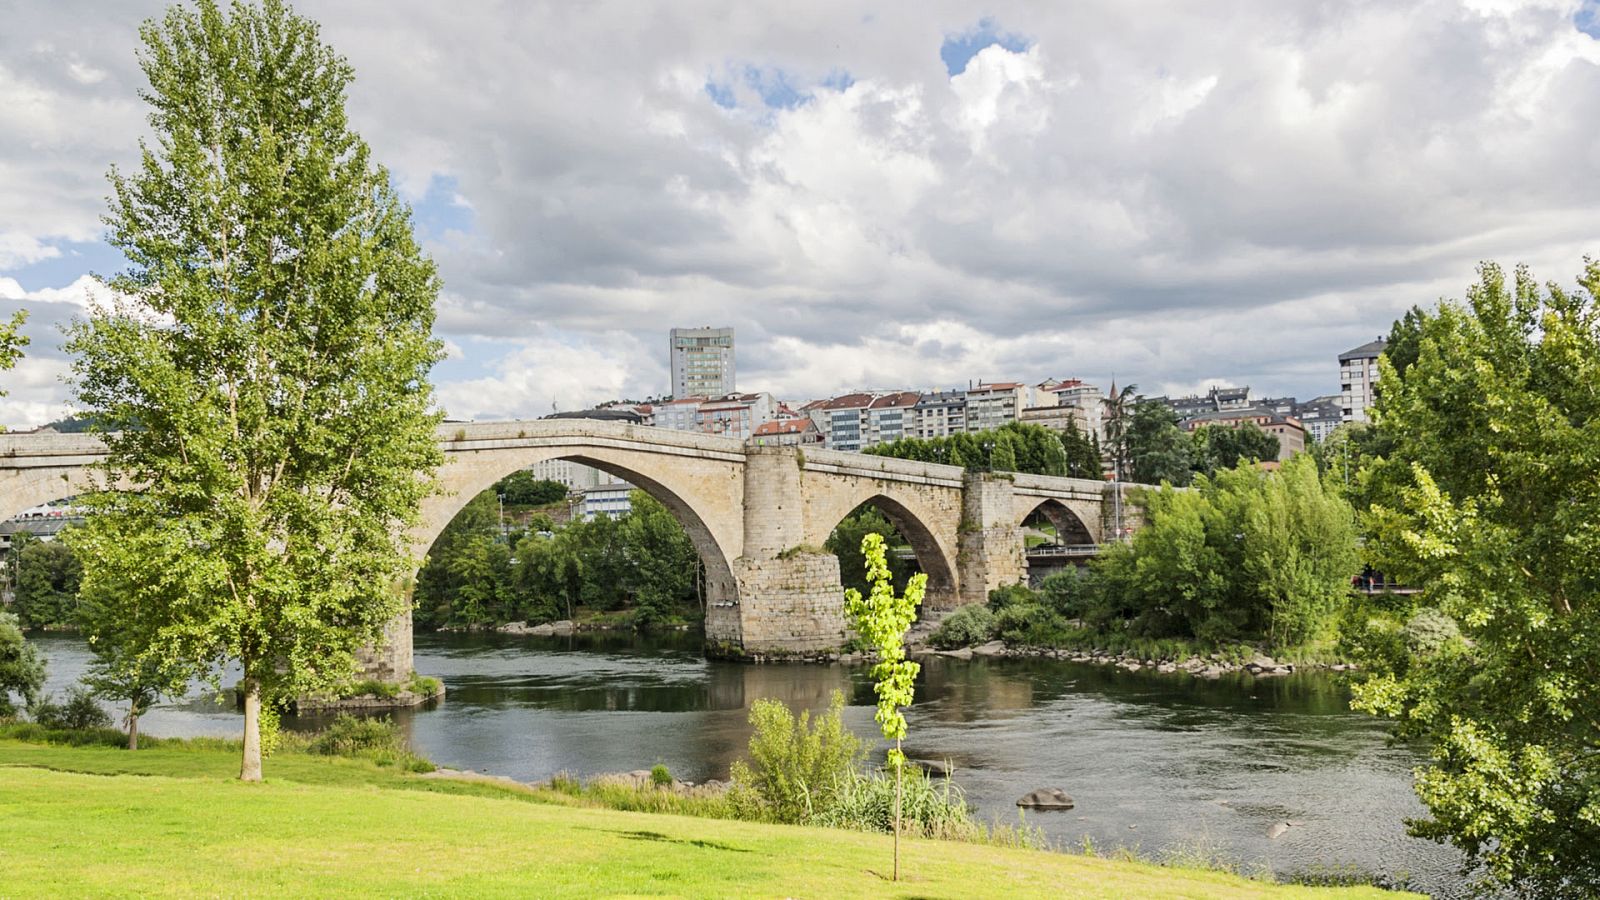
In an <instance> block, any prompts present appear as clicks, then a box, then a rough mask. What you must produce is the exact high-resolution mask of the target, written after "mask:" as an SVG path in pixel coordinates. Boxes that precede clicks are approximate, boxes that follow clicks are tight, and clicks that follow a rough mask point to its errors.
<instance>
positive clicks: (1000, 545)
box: [956, 472, 1028, 606]
mask: <svg viewBox="0 0 1600 900" xmlns="http://www.w3.org/2000/svg"><path fill="white" fill-rule="evenodd" d="M1014 494H1015V491H1014V490H1013V484H1012V480H1011V479H1010V478H1009V477H1007V476H1006V475H997V474H993V473H988V472H968V473H967V475H966V479H965V482H964V483H963V485H962V490H961V525H960V527H959V529H958V534H957V538H958V548H959V549H958V550H957V553H956V565H957V570H958V573H959V575H958V583H959V585H960V594H959V597H958V605H962V606H965V605H967V604H969V603H987V602H988V601H989V592H990V591H992V590H994V589H995V588H997V587H1001V586H1002V585H1007V584H1016V583H1017V582H1019V581H1025V580H1026V579H1027V577H1028V563H1027V558H1026V556H1024V542H1023V539H1022V525H1021V521H1020V520H1019V519H1018V518H1017V517H1016V513H1015V507H1016V501H1015V498H1014Z"/></svg>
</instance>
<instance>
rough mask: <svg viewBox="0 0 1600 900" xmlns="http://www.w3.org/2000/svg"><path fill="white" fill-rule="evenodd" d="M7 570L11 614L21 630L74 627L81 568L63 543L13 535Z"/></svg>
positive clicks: (24, 535)
mask: <svg viewBox="0 0 1600 900" xmlns="http://www.w3.org/2000/svg"><path fill="white" fill-rule="evenodd" d="M6 569H7V573H6V574H7V581H9V582H10V586H11V592H12V600H11V611H12V612H13V613H15V614H16V616H17V619H18V621H19V622H20V623H21V625H22V627H23V628H61V627H71V626H72V625H74V624H75V620H76V616H77V609H78V583H79V582H80V581H81V580H82V578H83V566H82V565H81V564H80V563H79V562H78V557H77V554H75V553H73V552H72V548H71V547H70V546H68V545H67V543H66V542H64V541H59V540H56V541H42V540H37V539H34V538H32V536H31V535H29V534H28V533H27V532H25V531H24V532H18V533H17V534H15V535H13V536H12V542H11V551H10V554H9V556H8V558H7V560H6Z"/></svg>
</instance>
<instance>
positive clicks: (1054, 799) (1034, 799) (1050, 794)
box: [1017, 788, 1072, 809]
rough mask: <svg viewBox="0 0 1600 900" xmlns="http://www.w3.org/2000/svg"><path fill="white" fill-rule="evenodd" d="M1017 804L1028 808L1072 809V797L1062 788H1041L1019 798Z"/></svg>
mask: <svg viewBox="0 0 1600 900" xmlns="http://www.w3.org/2000/svg"><path fill="white" fill-rule="evenodd" d="M1017 805H1018V806H1023V807H1027V808H1028V809H1071V808H1072V798H1071V797H1068V796H1067V792H1066V791H1063V790H1062V789H1060V788H1040V789H1038V790H1037V791H1034V792H1033V793H1031V794H1027V795H1025V796H1023V797H1022V798H1021V799H1019V800H1017Z"/></svg>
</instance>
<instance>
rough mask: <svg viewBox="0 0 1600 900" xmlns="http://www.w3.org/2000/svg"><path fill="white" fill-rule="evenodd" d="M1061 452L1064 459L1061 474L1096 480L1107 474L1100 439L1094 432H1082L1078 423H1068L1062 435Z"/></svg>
mask: <svg viewBox="0 0 1600 900" xmlns="http://www.w3.org/2000/svg"><path fill="white" fill-rule="evenodd" d="M1061 451H1062V455H1063V457H1064V458H1063V460H1062V472H1061V474H1063V475H1070V476H1071V477H1073V478H1093V479H1096V480H1098V479H1099V478H1101V477H1102V476H1103V475H1104V474H1105V465H1104V463H1103V462H1102V461H1101V459H1100V439H1099V438H1098V437H1097V436H1095V435H1094V434H1093V433H1092V432H1084V431H1082V430H1080V429H1079V428H1078V423H1077V422H1075V421H1071V420H1069V421H1068V422H1067V430H1066V431H1064V432H1062V433H1061Z"/></svg>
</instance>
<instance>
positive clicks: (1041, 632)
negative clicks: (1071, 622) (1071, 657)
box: [989, 585, 1070, 647]
mask: <svg viewBox="0 0 1600 900" xmlns="http://www.w3.org/2000/svg"><path fill="white" fill-rule="evenodd" d="M989 598H990V599H989V605H990V606H991V607H994V609H995V617H994V633H995V635H996V636H997V637H999V638H1000V640H1002V641H1005V642H1006V643H1007V644H1010V645H1012V646H1017V647H1055V646H1059V645H1061V644H1062V643H1064V642H1065V640H1066V638H1067V635H1068V632H1069V630H1070V629H1069V628H1068V626H1067V620H1066V619H1065V618H1064V617H1063V616H1062V615H1061V614H1060V613H1058V612H1056V611H1055V610H1054V609H1051V608H1050V607H1049V606H1047V605H1045V604H1044V603H1043V602H1041V601H1040V598H1039V595H1038V594H1036V593H1034V592H1033V591H1031V590H1029V589H1028V588H1027V587H1025V586H1023V585H1014V586H1012V587H1010V588H998V589H996V590H995V591H993V592H991V593H990V595H989Z"/></svg>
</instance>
